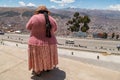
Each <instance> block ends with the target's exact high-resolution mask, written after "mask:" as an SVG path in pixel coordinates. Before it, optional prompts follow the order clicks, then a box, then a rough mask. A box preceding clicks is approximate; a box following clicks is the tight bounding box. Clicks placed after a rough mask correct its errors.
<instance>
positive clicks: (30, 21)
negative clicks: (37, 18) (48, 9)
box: [26, 16, 34, 30]
mask: <svg viewBox="0 0 120 80" xmlns="http://www.w3.org/2000/svg"><path fill="white" fill-rule="evenodd" d="M33 18H34V16H32V17H31V18H30V19H29V21H28V23H27V24H26V29H28V30H31V29H32V26H33Z"/></svg>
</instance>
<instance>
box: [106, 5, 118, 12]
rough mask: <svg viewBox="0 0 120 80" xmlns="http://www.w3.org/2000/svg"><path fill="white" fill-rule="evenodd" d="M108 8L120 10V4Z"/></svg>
mask: <svg viewBox="0 0 120 80" xmlns="http://www.w3.org/2000/svg"><path fill="white" fill-rule="evenodd" d="M108 9H110V10H118V11H120V4H116V5H110V6H109V7H108Z"/></svg>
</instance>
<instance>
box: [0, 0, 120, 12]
mask: <svg viewBox="0 0 120 80" xmlns="http://www.w3.org/2000/svg"><path fill="white" fill-rule="evenodd" d="M39 5H46V6H47V7H48V8H66V7H72V8H85V9H112V10H119V11H120V0H0V6H1V7H25V6H35V7H37V6H39Z"/></svg>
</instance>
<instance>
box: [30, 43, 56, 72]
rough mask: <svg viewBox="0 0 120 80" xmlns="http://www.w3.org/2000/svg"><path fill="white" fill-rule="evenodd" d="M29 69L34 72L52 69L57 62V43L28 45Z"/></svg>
mask: <svg viewBox="0 0 120 80" xmlns="http://www.w3.org/2000/svg"><path fill="white" fill-rule="evenodd" d="M28 64H29V65H28V66H29V70H31V69H32V70H33V71H35V72H36V73H38V72H39V73H40V72H41V71H46V70H52V69H53V68H54V67H55V66H56V65H57V64H58V52H57V45H56V44H55V45H53V44H52V45H45V46H34V45H29V46H28Z"/></svg>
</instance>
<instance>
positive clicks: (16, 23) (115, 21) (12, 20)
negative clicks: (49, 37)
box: [0, 7, 120, 35]
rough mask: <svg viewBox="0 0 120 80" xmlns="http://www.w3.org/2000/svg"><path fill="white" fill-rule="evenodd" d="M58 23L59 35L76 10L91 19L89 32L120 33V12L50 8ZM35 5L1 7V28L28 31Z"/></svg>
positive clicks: (63, 32) (64, 30) (62, 33)
mask: <svg viewBox="0 0 120 80" xmlns="http://www.w3.org/2000/svg"><path fill="white" fill-rule="evenodd" d="M49 10H50V11H51V16H53V17H54V18H55V19H56V21H57V23H58V33H57V34H58V35H64V34H66V30H67V26H66V22H67V21H68V19H70V18H71V17H72V16H73V14H74V13H75V12H79V13H80V15H81V16H83V15H88V16H89V17H90V19H91V22H90V24H89V26H90V30H89V32H92V33H93V32H109V33H112V32H115V33H119V34H120V12H119V11H110V10H89V9H80V8H64V9H54V8H51V9H49ZM34 11H35V7H17V8H5V7H0V29H8V30H9V29H14V30H18V29H20V30H22V31H24V32H26V31H27V30H26V29H25V25H26V23H27V21H28V20H29V18H30V17H31V16H32V15H33V14H34Z"/></svg>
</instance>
